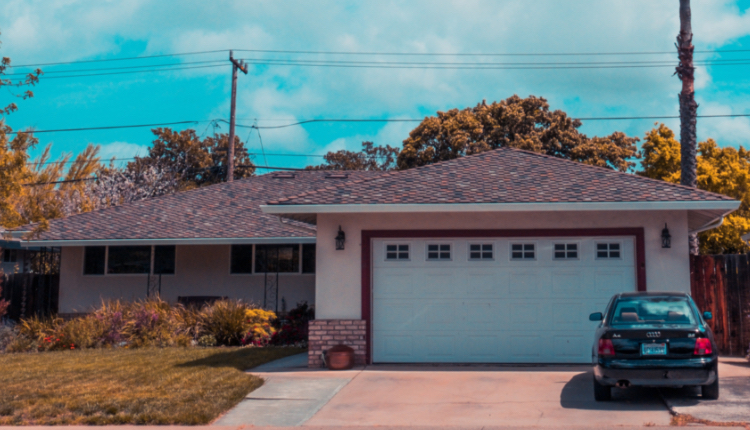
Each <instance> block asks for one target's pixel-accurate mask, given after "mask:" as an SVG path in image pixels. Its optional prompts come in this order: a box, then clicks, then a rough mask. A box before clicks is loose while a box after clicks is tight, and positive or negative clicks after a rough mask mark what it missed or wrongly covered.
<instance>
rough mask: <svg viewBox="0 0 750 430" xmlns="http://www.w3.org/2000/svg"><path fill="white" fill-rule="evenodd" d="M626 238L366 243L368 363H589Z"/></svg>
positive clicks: (626, 262) (627, 272) (629, 285)
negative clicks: (593, 317)
mask: <svg viewBox="0 0 750 430" xmlns="http://www.w3.org/2000/svg"><path fill="white" fill-rule="evenodd" d="M634 242H635V241H634V238H633V237H625V236H623V237H568V238H481V237H478V238H468V239H467V238H460V239H457V238H444V239H401V238H398V239H373V241H372V251H371V252H372V253H371V258H372V266H371V267H372V300H371V303H372V361H373V362H374V363H590V361H591V345H592V342H593V335H594V330H595V323H592V322H590V321H589V320H588V315H589V313H591V312H596V311H602V310H603V309H604V307H605V306H606V304H607V301H608V300H609V299H610V298H611V297H612V295H614V294H616V293H620V292H626V291H635V290H636V288H637V287H636V270H635V248H634V246H635V244H634Z"/></svg>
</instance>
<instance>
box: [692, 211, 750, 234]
mask: <svg viewBox="0 0 750 430" xmlns="http://www.w3.org/2000/svg"><path fill="white" fill-rule="evenodd" d="M725 216H726V214H725V215H722V216H720V217H719V218H717V219H715V220H713V221H711V222H709V223H708V224H706V225H704V226H703V227H698V228H696V229H695V230H689V231H688V233H690V234H696V233H702V232H704V231H706V230H711V229H714V228H718V227H721V225H722V224H724V217H725ZM743 239H744V236H743Z"/></svg>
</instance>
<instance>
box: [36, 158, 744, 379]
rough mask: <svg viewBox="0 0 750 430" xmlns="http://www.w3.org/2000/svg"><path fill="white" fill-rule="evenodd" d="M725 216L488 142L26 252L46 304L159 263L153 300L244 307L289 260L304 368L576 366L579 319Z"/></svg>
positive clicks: (159, 203) (48, 241)
mask: <svg viewBox="0 0 750 430" xmlns="http://www.w3.org/2000/svg"><path fill="white" fill-rule="evenodd" d="M285 178H286V179H285ZM738 206H739V202H738V201H736V200H733V199H731V198H729V197H726V196H722V195H718V194H714V193H709V192H705V191H701V190H697V189H693V188H689V187H684V186H681V185H675V184H670V183H666V182H662V181H657V180H652V179H648V178H643V177H639V176H635V175H632V174H626V173H621V172H616V171H613V170H609V169H606V168H600V167H593V166H589V165H584V164H580V163H576V162H572V161H567V160H562V159H559V158H554V157H549V156H544V155H539V154H536V153H531V152H526V151H521V150H515V149H508V148H503V149H498V150H494V151H490V152H485V153H482V154H477V155H471V156H467V157H463V158H459V159H455V160H451V161H445V162H441V163H436V164H432V165H429V166H424V167H419V168H414V169H410V170H405V171H393V172H380V173H377V172H369V173H368V172H359V173H355V172H346V173H335V174H329V173H324V172H301V173H294V174H287V173H276V174H269V175H263V176H259V177H254V178H249V179H247V180H243V181H236V182H234V183H228V184H221V185H215V186H211V187H206V188H202V189H198V190H195V191H190V192H186V193H180V194H177V195H172V196H166V197H160V198H156V199H151V200H148V201H143V202H139V203H135V204H132V205H124V206H121V207H117V208H111V209H107V210H103V211H98V212H93V213H88V214H82V215H76V216H74V217H70V218H68V219H65V220H57V221H54V222H52V223H51V228H50V231H49V232H47V233H44V234H43V235H42V236H41V237H40V238H39V239H35V240H32V241H28V242H27V245H29V246H32V245H37V246H38V245H46V246H50V245H54V246H62V247H63V251H62V270H61V284H60V302H61V308H63V310H72V309H74V308H76V309H80V308H81V307H82V306H90V305H92V304H93V302H94V301H96V300H98V299H99V297H120V296H121V297H126V298H130V297H138V296H140V295H143V294H144V293H145V291H146V278H147V277H149V276H147V275H146V274H141V275H136V274H134V273H133V272H134V271H141V272H144V273H145V272H149V273H153V274H156V273H157V272H159V273H162V272H164V269H163V267H168V268H169V270H170V271H171V272H172V273H173V274H171V273H170V274H169V275H167V274H166V273H164V276H163V277H162V289H161V291H162V296H163V297H165V298H167V299H169V300H175V299H176V298H177V297H178V296H189V295H226V296H232V297H242V298H248V299H254V300H257V301H260V294H262V293H263V292H264V291H267V290H268V288H267V286H268V279H267V278H268V273H269V271H268V270H265V269H263V268H261V269H260V272H258V267H259V266H265V267H271V266H272V265H274V264H276V265H277V266H275V267H289V268H290V270H293V271H294V272H295V273H294V274H292V273H287V274H284V273H282V274H281V275H279V285H278V294H279V296H281V297H284V298H285V301H286V303H287V306H289V304H292V303H294V302H295V301H300V300H308V301H309V302H310V303H314V305H315V309H316V320H315V321H312V322H311V327H310V336H309V345H310V348H309V363H310V365H311V366H319V365H320V364H321V361H320V353H321V352H322V351H323V350H325V349H326V348H328V347H330V346H331V345H334V344H338V343H345V344H349V345H352V346H353V347H354V349H355V354H356V358H357V360H358V361H359V362H360V363H417V362H427V363H434V362H449V363H469V362H474V363H477V362H479V363H585V362H589V361H590V357H591V341H592V338H593V330H594V326H595V323H591V322H589V321H588V318H587V316H588V314H589V313H591V312H595V311H601V310H603V308H604V306H606V304H607V301H608V300H609V298H610V297H611V296H612V295H614V294H615V293H618V292H623V291H686V292H689V291H690V269H689V253H688V234H689V233H691V232H698V231H702V230H705V229H709V228H714V227H716V226H718V225H719V224H720V222H721V220H722V219H723V217H724V216H725V215H726V214H728V213H730V212H732V211H734V210H735V209H737V207H738ZM226 219H231V220H232V221H231V222H227V221H226ZM209 238H210V239H209ZM175 245H176V246H177V248H176V251H175V250H174V246H175ZM243 245H244V246H247V245H254V248H253V249H250V248H248V247H246V248H241V246H243ZM305 245H308V246H312V245H314V246H315V248H314V249H315V257H314V259H315V263H314V274H312V273H310V274H308V272H311V271H312V270H313V269H311V267H312V266H313V264H312V263H311V262H309V263H308V264H307V265H306V263H305V261H304V260H305V258H306V257H305V252H306V251H305ZM97 246H98V247H99V248H95V247H97ZM128 246H129V247H131V248H138V247H140V248H138V249H128V248H126V247H128ZM160 246H172V248H171V249H172V250H171V251H170V250H166V248H165V249H162V248H159V247H160ZM273 246H276V247H277V248H269V247H273ZM279 246H285V247H286V248H284V249H286V250H285V251H274V250H275V249H280V248H278V247H279ZM86 247H89V248H86ZM149 247H152V248H149ZM307 249H308V252H309V250H310V249H312V248H307ZM274 252H278V254H273V255H279V256H280V255H282V254H283V255H284V257H283V258H281V257H278V258H276V257H275V258H276V259H275V260H272V261H271V262H268V261H269V260H268V259H267V257H266V256H267V255H269V253H274ZM251 255H252V256H253V257H251ZM295 255H296V257H295ZM240 256H241V257H240ZM149 258H150V261H149ZM300 259H301V260H302V262H301V264H300V263H299V262H298V261H299V260H300ZM260 260H263V261H264V262H263V263H261V264H259V261H260ZM235 261H237V265H236V266H235ZM164 262H167V263H164ZM241 262H244V263H241ZM250 262H252V264H251V263H250ZM295 262H296V263H295ZM149 264H150V266H149ZM243 264H244V265H243ZM235 267H236V268H237V269H238V270H239V269H241V270H245V271H246V272H248V273H247V274H246V275H239V276H238V274H235V273H236V272H237V270H235ZM306 267H307V268H306ZM136 276H137V278H135V277H136ZM152 276H153V275H152ZM292 278H294V279H299V281H298V282H296V283H294V284H292V283H291V281H289V282H288V283H286V280H287V279H292ZM134 279H137V280H134ZM285 285H286V286H285ZM292 285H294V286H292ZM264 304H265V305H266V306H270V305H271V304H269V303H268V302H267V301H266V302H265V303H264Z"/></svg>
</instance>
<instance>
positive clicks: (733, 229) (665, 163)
mask: <svg viewBox="0 0 750 430" xmlns="http://www.w3.org/2000/svg"><path fill="white" fill-rule="evenodd" d="M642 151H643V156H642V160H641V168H642V169H643V170H642V171H640V172H638V174H639V175H642V176H646V177H649V178H653V179H661V180H664V181H667V182H672V183H675V184H679V183H680V172H681V169H680V143H679V142H678V141H677V140H676V139H675V135H674V132H673V131H672V130H670V129H669V128H668V127H667V126H665V125H664V124H661V125H660V126H659V127H658V128H655V129H653V130H651V131H649V132H648V133H646V138H645V141H644V143H643V146H642ZM697 162H698V169H697V173H698V188H700V189H702V190H706V191H711V192H714V193H719V194H724V195H727V196H729V197H733V198H735V199H737V200H740V201H741V202H742V203H741V204H740V207H739V209H738V210H737V211H735V212H733V213H732V214H730V215H728V216H727V217H725V219H724V224H723V225H722V226H721V227H719V228H716V229H713V230H708V231H705V232H703V233H701V234H700V235H699V239H700V252H701V253H702V254H734V253H745V252H748V251H750V247H748V245H747V243H746V242H745V241H744V240H742V238H741V236H742V235H743V234H745V233H747V232H749V231H750V151H748V150H746V149H745V148H743V147H742V146H740V147H739V149H735V148H732V147H726V148H720V147H719V146H718V145H717V144H716V142H715V141H714V140H712V139H708V140H707V141H705V142H700V143H699V144H698V158H697Z"/></svg>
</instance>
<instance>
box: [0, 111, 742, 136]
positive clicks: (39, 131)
mask: <svg viewBox="0 0 750 430" xmlns="http://www.w3.org/2000/svg"><path fill="white" fill-rule="evenodd" d="M740 117H750V114H727V115H698V118H740ZM571 118H573V119H579V120H581V121H621V120H622V121H624V120H646V119H676V118H679V116H677V115H671V116H669V115H660V116H611V117H581V118H575V117H571ZM212 121H221V122H226V120H224V119H219V120H202V121H177V122H161V123H153V124H137V125H111V126H101V127H80V128H63V129H56V130H29V131H11V132H7V133H6V134H17V133H26V134H33V133H57V132H70V131H88V130H113V129H122V128H138V127H156V126H163V125H180V124H200V123H204V122H209V123H210V122H212ZM421 121H424V118H422V119H417V118H321V119H308V120H303V121H298V122H294V123H290V124H283V125H273V126H259V125H244V124H237V127H241V128H252V129H274V128H286V127H293V126H296V125H302V124H310V123H316V122H331V123H336V122H355V123H356V122H421Z"/></svg>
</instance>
